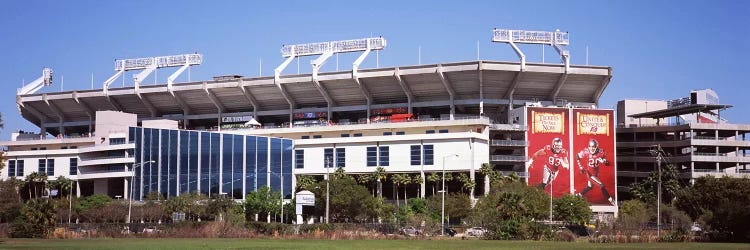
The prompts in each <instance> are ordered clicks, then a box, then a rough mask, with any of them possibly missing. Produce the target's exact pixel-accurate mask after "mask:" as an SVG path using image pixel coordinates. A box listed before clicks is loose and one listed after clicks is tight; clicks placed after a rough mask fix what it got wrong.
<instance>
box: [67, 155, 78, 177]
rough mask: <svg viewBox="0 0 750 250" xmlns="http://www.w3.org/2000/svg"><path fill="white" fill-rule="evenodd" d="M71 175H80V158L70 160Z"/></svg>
mask: <svg viewBox="0 0 750 250" xmlns="http://www.w3.org/2000/svg"><path fill="white" fill-rule="evenodd" d="M69 174H70V175H77V174H78V158H70V172H69Z"/></svg>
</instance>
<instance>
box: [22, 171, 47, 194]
mask: <svg viewBox="0 0 750 250" xmlns="http://www.w3.org/2000/svg"><path fill="white" fill-rule="evenodd" d="M46 186H47V174H45V173H40V172H33V173H31V174H29V175H27V176H26V183H25V188H27V189H28V190H29V199H32V198H39V194H40V193H43V192H44V189H45V187H46ZM31 191H34V194H33V195H32V194H31Z"/></svg>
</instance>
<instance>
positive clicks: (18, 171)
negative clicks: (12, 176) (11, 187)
mask: <svg viewBox="0 0 750 250" xmlns="http://www.w3.org/2000/svg"><path fill="white" fill-rule="evenodd" d="M23 164H24V160H16V176H23Z"/></svg>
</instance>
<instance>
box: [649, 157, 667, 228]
mask: <svg viewBox="0 0 750 250" xmlns="http://www.w3.org/2000/svg"><path fill="white" fill-rule="evenodd" d="M654 146H655V147H656V148H655V149H651V150H649V151H648V152H649V153H651V155H653V156H655V157H656V166H657V168H658V174H659V177H658V181H657V182H656V183H657V187H656V237H657V238H658V239H661V162H662V161H663V160H664V151H663V150H662V149H661V145H654Z"/></svg>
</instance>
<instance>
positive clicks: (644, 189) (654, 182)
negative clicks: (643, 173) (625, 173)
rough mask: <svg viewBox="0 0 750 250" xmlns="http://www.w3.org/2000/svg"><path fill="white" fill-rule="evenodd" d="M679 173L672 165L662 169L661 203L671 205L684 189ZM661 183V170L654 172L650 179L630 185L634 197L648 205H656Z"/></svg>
mask: <svg viewBox="0 0 750 250" xmlns="http://www.w3.org/2000/svg"><path fill="white" fill-rule="evenodd" d="M679 178H680V176H679V172H678V171H677V167H675V166H674V165H672V164H668V165H666V166H662V169H661V183H662V186H661V190H662V192H661V194H662V196H661V201H662V203H667V204H668V203H670V202H671V201H672V200H673V199H674V198H675V197H676V195H677V192H678V191H679V190H680V189H681V188H682V187H680V182H679ZM658 182H659V170H658V169H657V170H654V171H652V172H651V174H649V176H648V178H646V179H644V180H642V181H639V182H636V183H633V184H631V185H630V193H631V194H632V195H633V197H635V198H637V199H639V200H641V201H643V202H645V203H646V204H654V203H656V193H657V188H658Z"/></svg>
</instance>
